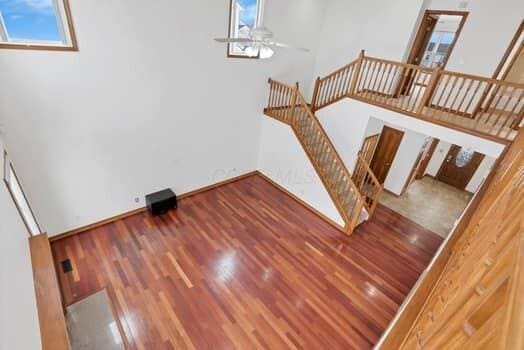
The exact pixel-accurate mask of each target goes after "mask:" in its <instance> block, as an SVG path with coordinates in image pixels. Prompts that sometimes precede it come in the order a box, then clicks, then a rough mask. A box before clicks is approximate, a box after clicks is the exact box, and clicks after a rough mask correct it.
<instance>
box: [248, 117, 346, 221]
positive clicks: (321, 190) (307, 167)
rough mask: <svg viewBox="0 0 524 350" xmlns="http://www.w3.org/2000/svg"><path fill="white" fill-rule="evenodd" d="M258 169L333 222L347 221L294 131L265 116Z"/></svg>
mask: <svg viewBox="0 0 524 350" xmlns="http://www.w3.org/2000/svg"><path fill="white" fill-rule="evenodd" d="M258 169H259V170H260V171H261V172H262V173H263V174H265V175H267V176H268V177H269V178H271V179H272V180H273V181H275V182H277V183H278V184H279V185H281V186H282V187H284V188H285V189H287V190H288V191H289V192H291V193H293V194H294V195H296V196H297V197H299V198H300V199H302V200H303V201H305V202H307V203H308V204H309V205H311V206H312V207H314V208H315V209H317V210H318V211H320V212H322V213H323V214H324V215H326V216H327V217H329V218H330V219H331V220H333V221H335V222H337V223H338V224H340V225H341V226H344V221H343V220H342V217H341V216H340V214H339V213H338V210H337V208H336V206H335V204H334V203H333V201H332V200H331V197H330V196H329V194H328V192H327V191H326V189H325V187H324V185H323V184H322V181H321V180H320V178H319V177H318V175H317V173H316V171H315V168H313V165H312V164H311V162H310V160H309V158H308V157H307V155H306V152H305V151H304V149H303V148H302V146H301V145H300V143H299V141H298V139H297V137H296V136H295V134H294V132H293V131H292V129H291V127H290V126H288V125H286V124H283V123H281V122H279V121H277V120H275V119H272V118H269V117H266V116H264V117H263V120H262V135H261V141H260V155H259V161H258Z"/></svg>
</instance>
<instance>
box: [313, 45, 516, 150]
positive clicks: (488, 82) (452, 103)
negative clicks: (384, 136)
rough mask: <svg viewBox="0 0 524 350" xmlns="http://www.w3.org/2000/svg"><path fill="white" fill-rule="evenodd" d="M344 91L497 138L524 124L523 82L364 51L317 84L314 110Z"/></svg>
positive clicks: (506, 138) (504, 138) (511, 135)
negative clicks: (392, 58) (369, 53)
mask: <svg viewBox="0 0 524 350" xmlns="http://www.w3.org/2000/svg"><path fill="white" fill-rule="evenodd" d="M344 97H350V98H354V99H357V100H360V101H363V102H367V103H371V104H374V105H377V106H380V107H384V108H387V109H390V110H393V111H397V112H401V113H404V114H408V115H410V116H413V117H415V118H419V119H422V120H426V121H430V122H433V123H436V124H440V125H443V126H446V127H450V128H453V129H456V130H459V131H463V132H467V133H470V134H473V135H476V136H481V137H484V138H488V139H492V140H495V141H499V142H500V141H502V142H506V143H507V142H508V141H512V140H514V139H515V137H516V135H517V133H518V132H519V131H520V129H521V127H522V124H523V115H524V84H517V83H511V82H506V81H501V80H496V79H489V78H484V77H480V76H475V75H470V74H463V73H456V72H450V71H446V70H441V69H439V68H436V69H431V68H425V67H420V66H416V65H412V64H406V63H400V62H395V61H390V60H384V59H380V58H375V57H368V56H365V54H364V52H362V53H361V55H360V56H359V58H358V59H357V60H355V61H353V62H351V63H350V64H348V65H346V66H344V67H342V68H340V69H338V70H336V71H334V72H333V73H331V74H329V75H327V76H326V77H324V78H318V79H317V81H316V84H315V89H314V94H313V99H312V103H311V107H312V110H314V111H315V110H318V109H321V108H324V107H326V106H328V105H330V104H332V103H335V102H337V101H339V100H340V99H342V98H344Z"/></svg>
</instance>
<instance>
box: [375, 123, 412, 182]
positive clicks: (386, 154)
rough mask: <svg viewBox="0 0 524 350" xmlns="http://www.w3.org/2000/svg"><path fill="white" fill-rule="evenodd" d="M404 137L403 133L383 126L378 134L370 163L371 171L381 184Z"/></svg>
mask: <svg viewBox="0 0 524 350" xmlns="http://www.w3.org/2000/svg"><path fill="white" fill-rule="evenodd" d="M403 137H404V132H403V131H400V130H397V129H393V128H390V127H388V126H384V127H383V128H382V132H381V133H380V138H379V140H378V144H377V147H376V150H375V153H374V155H373V159H372V161H371V169H372V170H373V173H374V174H375V176H376V177H377V179H378V181H379V182H380V183H381V184H383V183H384V181H386V177H387V176H388V173H389V170H390V169H391V165H392V164H393V160H394V159H395V156H396V155H397V151H398V148H399V146H400V142H401V141H402V138H403Z"/></svg>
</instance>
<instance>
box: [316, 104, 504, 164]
mask: <svg viewBox="0 0 524 350" xmlns="http://www.w3.org/2000/svg"><path fill="white" fill-rule="evenodd" d="M316 113H317V116H318V118H319V119H320V121H321V123H322V125H323V126H324V128H325V129H326V132H327V134H328V135H329V137H330V138H331V140H332V141H333V143H334V145H335V146H336V147H337V151H338V152H339V154H340V156H341V157H342V159H343V160H344V161H345V162H346V164H347V166H348V168H350V169H353V167H354V164H355V161H356V155H357V153H358V151H359V150H360V146H361V145H362V141H363V140H364V137H365V136H366V129H367V125H368V122H369V120H370V118H371V117H374V118H377V119H379V120H382V121H383V122H384V123H390V124H391V125H395V126H396V127H397V128H402V129H407V130H411V131H413V132H415V133H418V134H422V135H428V136H432V137H436V138H438V139H439V140H443V141H447V142H450V143H454V144H457V145H461V146H464V147H470V148H473V149H475V150H477V151H478V152H480V153H483V154H486V155H488V156H490V157H493V158H498V156H499V155H500V154H501V152H502V151H503V149H504V146H503V145H501V144H499V143H496V142H493V141H489V140H485V139H482V138H480V137H476V136H473V135H470V134H465V133H462V132H459V131H456V130H453V129H448V128H445V127H443V126H440V125H437V124H433V123H429V122H425V121H423V120H419V119H416V118H412V117H409V116H407V115H405V114H401V113H397V112H393V111H390V110H387V109H384V108H380V107H377V106H374V105H370V104H367V103H364V102H360V101H357V100H353V99H343V100H341V101H339V102H337V103H335V104H332V105H330V106H328V107H326V108H323V109H321V110H319V111H317V112H316Z"/></svg>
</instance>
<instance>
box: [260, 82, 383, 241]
mask: <svg viewBox="0 0 524 350" xmlns="http://www.w3.org/2000/svg"><path fill="white" fill-rule="evenodd" d="M269 85H270V90H269V91H270V94H269V103H268V107H267V108H265V109H264V113H265V114H266V115H268V116H270V117H273V118H275V119H277V120H279V121H281V122H284V123H286V124H288V125H290V126H291V128H292V129H293V131H294V133H295V135H296V136H297V138H298V140H299V141H300V144H301V145H302V147H303V149H304V151H305V152H306V154H307V155H308V157H309V159H310V161H311V163H312V164H313V167H314V168H315V170H316V172H317V174H318V176H319V177H320V179H321V181H322V183H323V184H324V186H325V188H326V189H327V191H328V193H329V195H330V197H331V199H332V200H333V202H334V203H335V206H336V207H337V210H338V212H339V213H340V216H341V217H342V219H343V220H344V223H345V225H344V227H343V228H342V229H343V231H344V232H346V233H348V234H351V233H352V232H353V231H354V229H355V228H356V227H357V226H358V225H359V224H360V223H362V222H364V221H365V220H367V219H369V218H370V217H371V215H373V212H374V210H375V207H376V204H377V202H378V198H379V197H380V194H381V192H382V185H381V184H380V183H379V182H378V180H377V179H376V177H375V176H374V175H373V172H372V171H371V169H370V168H369V165H368V164H367V163H366V161H365V160H364V159H363V158H362V157H360V156H359V159H358V162H357V166H356V169H357V171H356V172H355V174H354V175H353V176H352V175H351V174H350V172H349V171H348V169H347V168H346V166H345V164H344V162H343V161H342V159H341V158H340V156H339V155H338V153H337V151H336V149H335V147H334V146H333V144H332V143H331V140H330V139H329V137H328V136H327V134H326V132H325V131H324V129H323V128H322V125H321V124H320V122H319V121H318V119H317V117H316V116H315V114H314V113H313V112H312V111H311V108H310V106H309V105H308V104H307V103H306V101H305V99H304V97H303V96H302V94H301V93H300V91H299V89H298V84H296V85H295V86H288V85H286V84H283V83H280V82H277V81H274V80H271V79H270V80H269Z"/></svg>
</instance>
